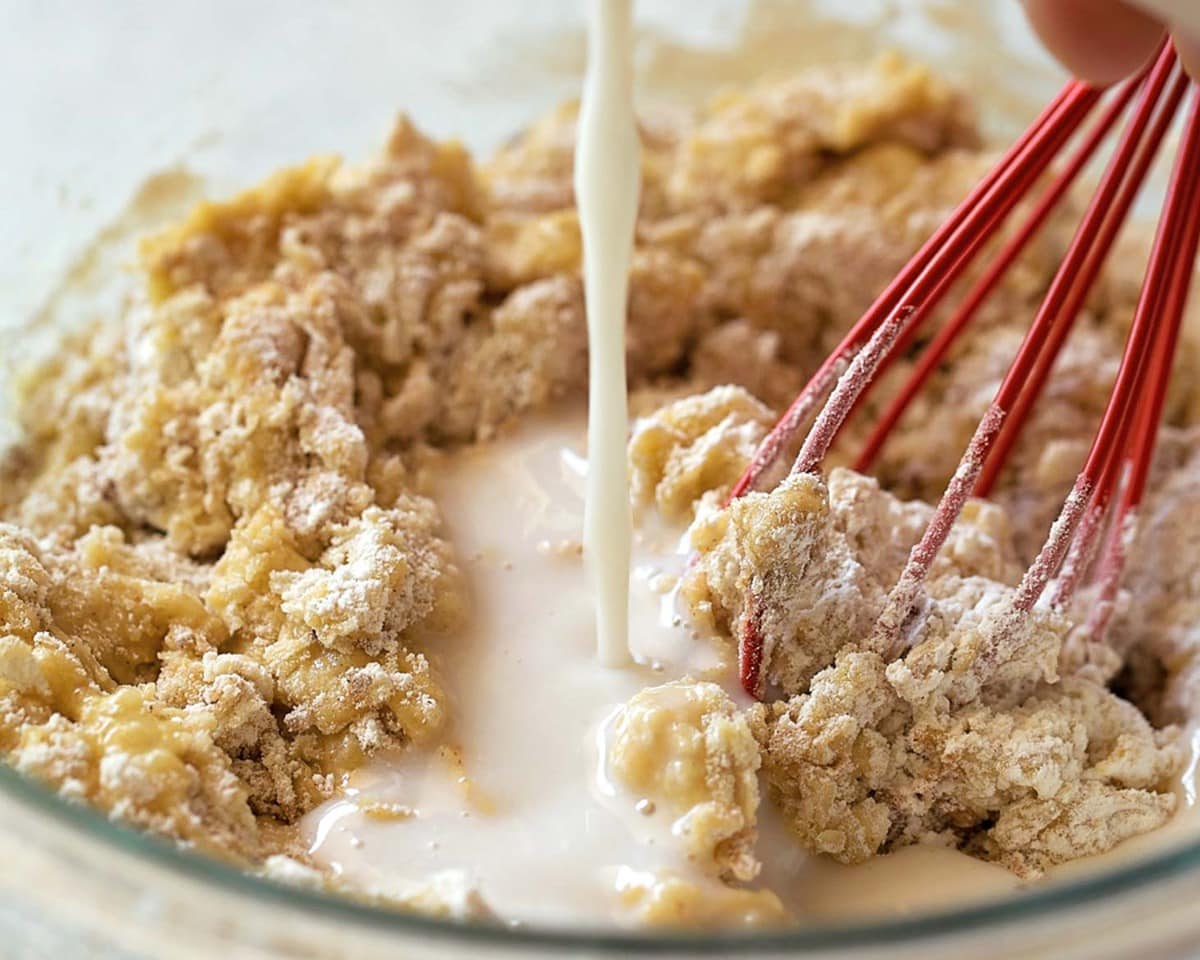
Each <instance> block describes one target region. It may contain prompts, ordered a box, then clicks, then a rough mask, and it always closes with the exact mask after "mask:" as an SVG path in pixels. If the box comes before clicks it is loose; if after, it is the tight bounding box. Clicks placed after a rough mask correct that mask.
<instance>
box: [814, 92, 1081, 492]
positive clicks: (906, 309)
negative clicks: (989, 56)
mask: <svg viewBox="0 0 1200 960" xmlns="http://www.w3.org/2000/svg"><path fill="white" fill-rule="evenodd" d="M1099 96H1100V94H1099V92H1098V91H1096V90H1092V89H1090V88H1084V89H1083V90H1081V91H1079V94H1078V96H1076V97H1073V98H1069V99H1068V100H1067V102H1066V103H1065V105H1064V108H1063V117H1062V118H1061V122H1060V123H1053V124H1048V125H1047V126H1046V127H1045V128H1044V129H1042V130H1039V131H1038V132H1037V134H1035V135H1034V137H1032V138H1031V139H1030V141H1029V143H1028V144H1026V146H1025V148H1024V149H1023V150H1022V152H1021V155H1020V156H1019V157H1018V159H1017V160H1016V161H1015V162H1014V163H1013V164H1012V165H1011V166H1010V167H1009V168H1008V169H1006V170H1005V171H1004V172H1003V173H1002V174H1001V175H1000V176H999V177H998V178H996V181H995V182H994V183H993V184H992V186H991V187H990V188H989V189H988V191H987V192H986V193H985V194H984V196H983V197H982V198H981V199H980V201H979V203H978V204H977V205H976V207H975V209H973V210H972V211H971V212H970V213H969V214H968V215H967V216H966V217H965V218H964V219H963V221H962V223H961V224H960V225H959V226H958V227H957V228H956V229H955V230H954V231H953V232H952V233H951V235H950V237H949V238H948V239H947V240H946V242H945V244H944V246H943V247H942V248H941V249H940V250H938V252H937V253H936V254H934V256H933V257H932V258H931V259H930V261H929V263H928V265H926V267H925V268H924V269H923V270H922V271H921V273H920V274H919V275H918V276H917V279H916V280H914V281H913V284H912V286H911V287H909V288H908V290H906V291H905V293H904V295H903V297H902V298H901V301H900V303H899V304H898V305H897V306H896V307H895V308H894V309H893V310H892V311H891V312H890V313H889V314H888V321H889V322H888V323H885V324H883V325H881V326H880V327H879V329H877V330H876V332H875V334H874V339H876V342H875V343H872V342H871V341H868V342H867V345H866V346H865V347H864V348H863V350H864V352H868V351H869V355H870V356H871V357H872V359H873V360H874V362H873V363H872V364H865V363H864V364H861V365H859V366H858V368H857V369H856V368H855V365H854V364H852V365H851V369H850V370H847V372H846V373H845V374H844V375H843V376H842V378H841V379H840V380H839V381H838V384H837V386H836V387H834V390H833V393H832V394H830V397H829V401H828V402H827V403H826V404H825V406H824V408H823V409H822V410H821V412H820V413H819V414H818V415H817V419H816V420H815V421H814V423H813V425H812V428H811V429H810V430H809V432H808V436H807V437H806V438H805V440H804V444H803V446H801V448H800V453H799V455H798V456H797V457H796V462H795V463H794V464H793V466H792V472H793V473H811V472H812V471H814V470H815V469H816V468H817V466H818V465H819V464H820V462H821V460H822V459H824V457H825V454H826V452H827V451H828V450H829V447H830V445H831V444H832V443H833V440H834V438H835V437H836V435H837V432H838V431H839V430H840V429H841V426H842V423H843V422H844V421H845V419H846V416H847V415H848V414H849V412H850V409H851V407H852V406H853V404H854V402H855V401H856V400H857V399H858V396H859V394H860V393H861V392H862V390H863V389H864V388H865V387H866V385H867V383H869V382H870V379H871V378H872V377H873V376H874V375H875V373H876V369H877V367H878V363H879V361H880V360H882V358H883V357H884V356H886V354H887V352H888V350H890V349H891V346H892V345H893V344H894V342H895V338H896V337H898V336H900V335H902V333H903V331H904V329H905V327H907V326H908V325H909V324H911V323H914V322H916V321H917V320H918V319H919V318H920V317H921V316H922V315H923V314H924V312H925V311H926V310H928V309H929V308H931V307H932V306H933V305H934V304H935V303H936V302H937V300H938V298H939V297H940V296H941V295H942V294H944V293H945V292H946V291H947V290H949V289H950V286H951V284H952V283H953V281H954V280H955V278H956V277H957V276H958V275H959V274H960V273H961V272H962V270H963V269H964V268H965V267H966V265H967V264H968V263H969V262H970V260H971V258H972V257H973V256H974V255H975V253H977V252H978V251H979V249H980V248H981V247H982V246H983V245H984V244H985V243H986V242H987V240H988V237H989V233H990V231H992V230H994V229H995V228H996V227H997V226H998V225H999V224H1000V223H1001V222H1002V221H1003V219H1004V217H1005V216H1007V215H1008V213H1009V212H1011V210H1012V209H1013V207H1015V206H1016V205H1017V203H1018V202H1019V201H1020V199H1021V197H1022V195H1023V194H1024V192H1025V190H1026V189H1028V187H1029V186H1030V185H1031V184H1032V183H1033V181H1034V180H1036V178H1037V177H1038V176H1040V175H1041V173H1042V172H1043V171H1044V170H1045V169H1046V168H1047V167H1048V166H1049V165H1050V163H1051V162H1052V161H1053V159H1054V156H1055V155H1056V153H1057V151H1058V150H1059V149H1061V147H1062V145H1063V143H1065V142H1066V140H1067V138H1068V137H1070V135H1071V134H1072V133H1073V132H1074V131H1075V130H1076V129H1077V128H1078V127H1079V124H1080V123H1082V122H1083V120H1084V118H1085V117H1086V116H1087V114H1088V111H1090V110H1091V108H1092V107H1093V106H1094V105H1095V103H1096V101H1097V99H1098V98H1099ZM893 322H894V323H896V326H895V327H893V326H892V323H893ZM885 339H886V340H887V341H888V342H887V343H886V344H885V343H884V340H885Z"/></svg>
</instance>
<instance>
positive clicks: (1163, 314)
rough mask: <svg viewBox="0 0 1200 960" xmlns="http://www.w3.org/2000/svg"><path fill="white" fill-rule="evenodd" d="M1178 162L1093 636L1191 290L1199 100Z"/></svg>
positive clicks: (1198, 216)
mask: <svg viewBox="0 0 1200 960" xmlns="http://www.w3.org/2000/svg"><path fill="white" fill-rule="evenodd" d="M1178 166H1179V167H1180V168H1182V172H1181V180H1182V186H1183V192H1182V195H1181V197H1180V199H1179V203H1178V216H1177V218H1176V223H1175V229H1174V232H1173V233H1172V234H1171V235H1170V236H1168V238H1167V240H1166V242H1165V243H1164V244H1163V256H1164V259H1166V260H1167V261H1168V264H1167V267H1166V268H1164V272H1169V276H1168V278H1167V280H1166V281H1165V292H1163V293H1161V294H1160V295H1159V297H1158V301H1159V303H1158V309H1157V310H1156V311H1155V313H1156V314H1157V315H1158V317H1159V319H1158V325H1157V329H1156V331H1155V333H1156V336H1155V338H1154V342H1153V345H1152V346H1151V348H1150V354H1149V356H1148V357H1147V358H1146V359H1145V361H1144V364H1143V367H1144V369H1143V376H1142V386H1143V387H1144V388H1146V389H1148V390H1149V392H1150V399H1149V401H1148V402H1143V403H1142V404H1141V405H1140V406H1139V407H1138V408H1137V411H1136V413H1135V415H1134V416H1133V417H1132V420H1133V424H1132V428H1131V432H1132V447H1131V449H1130V452H1129V453H1128V455H1127V456H1126V457H1125V458H1124V462H1125V464H1126V478H1125V485H1124V488H1123V489H1122V491H1121V497H1120V502H1119V504H1118V506H1117V509H1116V512H1115V515H1114V517H1113V520H1112V525H1111V529H1110V534H1109V537H1108V542H1107V543H1106V544H1105V551H1104V557H1103V559H1102V561H1101V564H1100V571H1099V574H1098V576H1097V582H1098V585H1099V589H1098V591H1097V596H1096V598H1095V602H1094V603H1093V606H1092V610H1091V613H1090V614H1089V616H1088V620H1087V623H1086V624H1085V629H1086V630H1087V631H1088V633H1089V634H1090V635H1091V636H1092V637H1094V638H1099V637H1101V636H1103V634H1104V632H1105V630H1106V628H1107V626H1108V622H1109V619H1110V618H1111V616H1112V611H1113V602H1114V600H1115V599H1116V594H1117V588H1118V586H1119V584H1120V578H1121V573H1122V571H1123V568H1124V565H1125V557H1126V552H1127V550H1128V548H1129V546H1130V543H1131V541H1132V538H1133V536H1134V534H1135V533H1136V522H1137V513H1138V507H1139V506H1140V505H1141V500H1142V496H1143V494H1144V493H1145V490H1146V482H1147V480H1148V478H1149V475H1150V468H1151V465H1152V463H1153V459H1154V447H1155V442H1156V440H1157V437H1158V430H1159V424H1160V423H1161V421H1162V415H1163V410H1164V408H1165V406H1166V398H1167V385H1168V383H1169V381H1170V376H1171V367H1172V362H1173V360H1174V356H1175V348H1176V345H1177V343H1178V341H1179V332H1180V328H1181V327H1182V325H1183V314H1184V308H1185V307H1186V305H1187V299H1188V293H1189V292H1190V290H1191V283H1192V274H1193V264H1194V263H1195V259H1196V253H1197V250H1198V249H1200V102H1194V103H1193V105H1192V111H1191V116H1190V118H1189V120H1188V127H1187V131H1186V133H1185V135H1184V143H1183V147H1182V148H1181V153H1180V158H1179V163H1178Z"/></svg>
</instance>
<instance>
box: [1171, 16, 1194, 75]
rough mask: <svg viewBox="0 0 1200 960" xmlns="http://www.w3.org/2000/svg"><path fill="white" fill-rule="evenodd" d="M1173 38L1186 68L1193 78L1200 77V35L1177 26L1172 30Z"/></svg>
mask: <svg viewBox="0 0 1200 960" xmlns="http://www.w3.org/2000/svg"><path fill="white" fill-rule="evenodd" d="M1171 40H1172V42H1173V43H1174V44H1175V51H1176V53H1178V54H1179V61H1180V63H1182V64H1183V67H1184V69H1185V70H1187V72H1188V73H1189V74H1190V75H1191V77H1192V78H1193V79H1197V78H1200V37H1197V36H1195V35H1194V34H1192V33H1190V32H1187V31H1184V30H1181V29H1178V28H1176V29H1173V30H1172V31H1171Z"/></svg>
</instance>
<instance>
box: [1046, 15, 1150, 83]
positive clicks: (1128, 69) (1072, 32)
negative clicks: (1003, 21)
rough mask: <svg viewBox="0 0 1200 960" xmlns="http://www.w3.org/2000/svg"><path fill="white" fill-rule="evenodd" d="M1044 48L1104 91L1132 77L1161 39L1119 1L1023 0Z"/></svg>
mask: <svg viewBox="0 0 1200 960" xmlns="http://www.w3.org/2000/svg"><path fill="white" fill-rule="evenodd" d="M1023 3H1024V6H1025V12H1026V15H1027V16H1028V18H1029V22H1030V24H1032V26H1033V28H1034V30H1036V31H1037V34H1038V36H1039V37H1041V39H1042V42H1043V43H1044V44H1045V45H1046V47H1047V48H1048V49H1049V50H1050V52H1051V53H1053V54H1054V55H1055V56H1056V57H1057V58H1058V59H1059V61H1061V62H1062V64H1063V66H1065V67H1066V68H1067V69H1068V70H1070V71H1071V72H1072V73H1073V74H1075V76H1077V77H1079V79H1081V80H1086V81H1087V82H1088V83H1091V84H1094V85H1096V86H1107V85H1108V84H1111V83H1115V82H1117V81H1118V80H1123V79H1124V78H1125V77H1128V76H1129V75H1130V74H1132V73H1135V72H1136V71H1137V70H1139V69H1140V68H1141V67H1142V66H1144V65H1145V64H1146V62H1147V61H1148V60H1149V59H1150V57H1151V56H1153V55H1154V51H1155V50H1156V49H1157V48H1158V45H1159V43H1160V42H1161V41H1162V37H1163V27H1162V24H1160V23H1159V22H1158V21H1156V20H1154V19H1153V18H1151V17H1148V16H1146V15H1145V14H1144V13H1142V12H1141V11H1139V10H1135V9H1133V8H1132V7H1128V6H1126V5H1125V4H1124V3H1120V2H1117V0H1108V2H1098V0H1023Z"/></svg>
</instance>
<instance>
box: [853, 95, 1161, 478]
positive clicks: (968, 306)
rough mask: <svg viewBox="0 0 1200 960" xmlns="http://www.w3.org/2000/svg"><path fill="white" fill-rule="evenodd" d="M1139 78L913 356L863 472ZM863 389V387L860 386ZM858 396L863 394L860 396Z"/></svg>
mask: <svg viewBox="0 0 1200 960" xmlns="http://www.w3.org/2000/svg"><path fill="white" fill-rule="evenodd" d="M1139 82H1140V81H1139V80H1138V79H1134V80H1131V81H1129V82H1128V83H1126V84H1125V85H1124V86H1123V87H1122V89H1121V91H1120V93H1119V94H1118V96H1117V97H1116V98H1115V99H1114V100H1113V101H1112V102H1111V103H1110V104H1109V105H1108V106H1107V107H1106V109H1105V111H1104V114H1103V115H1102V116H1101V118H1100V119H1099V120H1098V121H1097V122H1096V124H1095V125H1094V127H1093V129H1092V130H1091V131H1090V132H1089V134H1088V136H1087V139H1086V140H1085V141H1084V143H1083V144H1082V145H1081V146H1080V147H1079V149H1078V150H1076V151H1075V153H1074V154H1073V156H1072V157H1071V160H1070V162H1069V163H1068V164H1067V166H1066V167H1065V168H1064V169H1063V170H1062V172H1061V173H1060V174H1059V175H1058V176H1057V177H1056V178H1055V179H1054V182H1053V183H1052V184H1051V185H1050V187H1049V188H1048V189H1047V190H1046V191H1045V193H1044V194H1043V195H1042V196H1041V197H1040V198H1039V200H1038V203H1037V206H1036V207H1035V209H1034V211H1033V213H1032V214H1031V215H1030V217H1029V219H1028V220H1027V221H1026V222H1025V223H1024V225H1023V226H1022V227H1021V228H1020V230H1019V231H1018V232H1017V233H1016V234H1014V235H1013V236H1012V237H1011V238H1010V239H1009V240H1008V242H1007V243H1006V244H1005V245H1004V248H1003V249H1002V250H1001V251H1000V253H999V254H998V255H997V256H996V258H995V259H994V260H993V261H992V262H991V264H989V266H988V268H987V270H986V272H985V273H984V274H983V275H982V276H981V277H980V278H979V280H978V281H977V282H976V283H975V285H974V286H973V287H972V288H971V290H970V292H969V293H968V294H967V295H966V297H965V298H964V299H963V302H962V303H961V304H960V305H959V307H958V308H957V309H956V310H955V311H954V314H953V315H952V316H951V318H950V319H949V320H947V321H946V323H945V324H944V325H943V326H942V327H941V329H940V330H939V331H938V332H937V334H936V335H935V336H934V338H933V339H932V340H931V341H930V342H929V345H928V346H927V347H926V348H925V349H924V350H923V351H922V352H921V355H920V357H919V358H918V360H917V364H916V367H915V368H914V370H913V372H912V374H911V375H910V376H909V377H908V379H907V380H906V381H905V383H904V385H903V387H902V388H901V390H900V392H899V393H898V394H897V395H896V396H895V397H893V398H892V400H891V401H890V402H889V404H888V406H887V408H886V409H885V410H884V412H883V414H882V415H881V416H880V418H879V420H878V421H877V422H876V424H875V427H874V428H873V429H872V431H871V433H870V434H869V435H868V437H867V440H866V442H865V443H864V444H863V448H862V450H861V451H860V453H859V455H858V458H857V460H856V461H855V463H854V469H855V470H858V471H859V472H865V471H866V470H868V469H869V468H870V466H871V464H872V463H873V462H874V460H875V457H876V456H877V455H878V454H879V451H880V449H882V447H883V444H884V442H885V441H886V439H887V436H888V434H889V433H890V432H891V430H892V428H893V427H895V425H896V424H897V423H898V422H899V420H900V418H901V417H902V416H903V415H904V413H905V411H906V410H907V409H908V407H909V406H910V405H911V403H912V401H913V400H914V399H915V398H916V396H917V394H918V393H920V391H921V388H922V387H923V386H924V385H925V382H926V381H927V380H928V379H929V377H930V376H931V375H932V374H933V371H934V370H936V369H937V367H938V365H939V364H940V363H941V362H942V360H943V358H944V357H945V355H946V352H947V351H948V350H949V349H950V347H951V346H952V345H953V344H954V342H955V340H956V339H957V338H958V336H959V334H961V333H962V332H963V330H964V329H966V327H967V326H968V325H969V324H970V322H971V320H973V319H974V318H975V314H976V311H977V310H978V309H979V307H980V306H981V305H982V304H983V302H984V300H986V299H987V297H988V295H989V294H991V292H992V291H993V290H994V289H995V287H996V285H997V284H998V283H999V282H1000V280H1001V278H1002V277H1003V276H1004V274H1005V273H1006V272H1007V271H1008V268H1009V267H1010V266H1012V264H1013V262H1014V261H1015V260H1016V259H1017V257H1018V256H1019V255H1020V254H1021V252H1022V251H1023V250H1024V249H1025V247H1026V246H1027V245H1028V244H1029V241H1030V240H1031V239H1032V238H1033V236H1034V235H1035V234H1036V233H1037V231H1038V230H1039V229H1040V228H1041V227H1042V225H1043V224H1044V223H1045V221H1046V219H1047V218H1048V217H1049V215H1050V214H1051V213H1052V212H1053V211H1054V209H1055V208H1056V207H1057V205H1058V203H1059V201H1060V200H1061V199H1062V197H1063V196H1064V194H1065V193H1066V191H1067V190H1068V188H1069V187H1070V186H1071V184H1072V183H1074V181H1075V179H1076V178H1077V177H1078V176H1079V173H1080V171H1082V170H1083V168H1084V167H1085V166H1086V165H1087V162H1088V160H1090V159H1091V157H1092V156H1093V154H1094V153H1095V152H1096V150H1097V149H1098V148H1099V146H1100V144H1101V143H1103V142H1104V139H1105V137H1106V136H1108V133H1109V131H1110V130H1111V129H1112V126H1113V124H1114V123H1115V122H1116V121H1117V119H1118V118H1119V117H1120V115H1121V114H1122V113H1123V112H1124V111H1125V108H1126V106H1128V104H1129V101H1130V100H1131V99H1132V98H1133V95H1134V93H1135V92H1136V91H1137V89H1138V86H1139ZM917 330H918V327H917V326H916V325H913V326H912V327H911V328H910V333H913V334H915V333H916V332H917ZM911 340H912V337H911V336H909V337H905V338H903V339H902V340H901V342H900V343H898V344H897V348H896V350H895V351H894V352H893V353H891V354H890V355H889V356H888V357H887V358H886V359H885V360H884V362H883V364H881V367H880V371H879V372H880V373H882V372H883V371H884V370H885V369H887V367H888V366H890V365H891V363H892V362H893V361H894V360H895V359H896V358H897V357H899V356H900V355H901V354H902V352H903V351H904V349H905V348H906V346H908V344H909V343H910V342H911ZM864 393H865V391H864ZM859 399H860V401H861V399H862V398H861V397H860V398H859Z"/></svg>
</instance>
